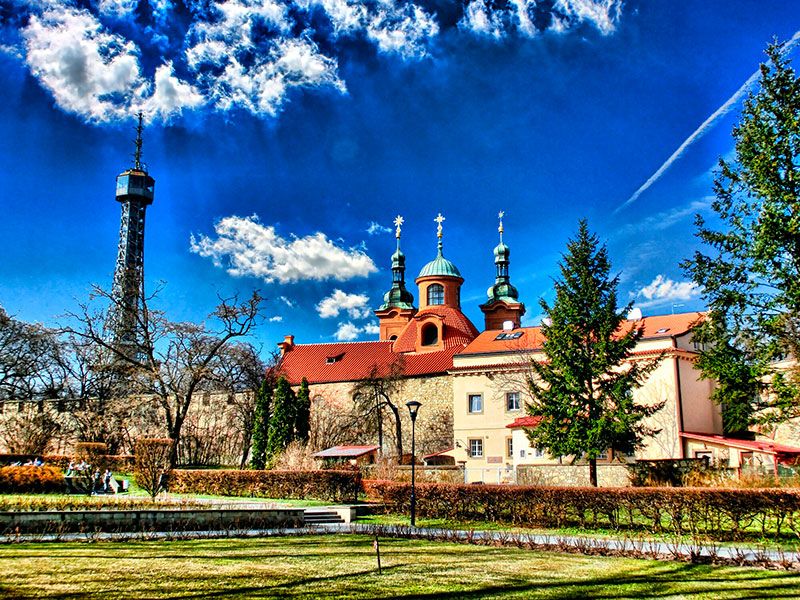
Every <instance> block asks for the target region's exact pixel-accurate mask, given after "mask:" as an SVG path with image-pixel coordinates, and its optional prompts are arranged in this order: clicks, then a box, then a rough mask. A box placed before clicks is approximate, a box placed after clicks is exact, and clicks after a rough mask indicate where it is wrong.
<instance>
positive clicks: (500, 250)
mask: <svg viewBox="0 0 800 600" xmlns="http://www.w3.org/2000/svg"><path fill="white" fill-rule="evenodd" d="M510 254H511V250H510V249H509V248H508V246H506V245H505V244H504V243H503V242H500V243H499V244H497V246H496V247H495V249H494V255H495V258H501V257H502V258H505V259H506V260H508V256H509V255H510Z"/></svg>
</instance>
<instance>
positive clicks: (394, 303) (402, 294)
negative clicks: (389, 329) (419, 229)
mask: <svg viewBox="0 0 800 600" xmlns="http://www.w3.org/2000/svg"><path fill="white" fill-rule="evenodd" d="M403 222H404V220H403V217H401V216H400V215H397V217H396V218H395V220H394V225H395V232H394V236H395V238H396V239H397V249H396V250H395V252H394V254H392V289H390V290H389V291H388V292H386V294H385V295H384V297H383V305H382V306H381V307H380V308H379V309H378V310H379V311H382V310H387V309H389V308H404V309H408V308H414V296H413V295H412V294H411V292H409V291H408V290H407V289H406V275H405V273H406V255H405V254H403V251H402V250H401V249H400V233H401V229H402V226H403Z"/></svg>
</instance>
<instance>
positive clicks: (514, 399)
mask: <svg viewBox="0 0 800 600" xmlns="http://www.w3.org/2000/svg"><path fill="white" fill-rule="evenodd" d="M506 410H507V411H513V410H519V392H508V393H507V394H506Z"/></svg>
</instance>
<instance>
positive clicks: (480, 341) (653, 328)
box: [460, 313, 705, 355]
mask: <svg viewBox="0 0 800 600" xmlns="http://www.w3.org/2000/svg"><path fill="white" fill-rule="evenodd" d="M704 317H705V313H681V314H677V315H658V316H653V317H645V318H643V319H642V320H641V321H625V322H624V324H623V325H622V328H623V330H624V331H627V330H628V329H629V328H630V327H632V326H633V325H643V327H644V329H643V331H642V339H656V338H659V337H669V336H673V335H681V334H683V333H686V332H687V331H689V330H690V329H691V328H692V327H693V326H694V325H695V324H696V323H697V322H698V321H700V320H702V319H703V318H704ZM501 333H521V334H522V335H521V336H520V337H519V338H517V339H513V340H508V339H506V340H498V339H496V338H497V336H498V335H499V334H501ZM543 342H544V336H543V335H542V331H541V328H540V327H520V328H518V329H513V330H511V331H503V330H488V331H484V332H482V333H481V334H480V335H479V336H478V337H476V338H475V339H474V340H472V342H470V344H469V345H468V346H467V347H466V348H465V349H464V351H463V352H461V353H460V354H461V355H465V354H489V353H495V352H514V351H530V350H538V349H540V348H541V347H542V343H543Z"/></svg>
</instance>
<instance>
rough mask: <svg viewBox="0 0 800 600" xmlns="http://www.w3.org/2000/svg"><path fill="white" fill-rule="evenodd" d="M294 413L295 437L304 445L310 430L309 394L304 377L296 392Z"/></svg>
mask: <svg viewBox="0 0 800 600" xmlns="http://www.w3.org/2000/svg"><path fill="white" fill-rule="evenodd" d="M296 411H297V415H296V417H297V418H296V420H295V424H294V431H295V436H296V438H297V439H298V440H300V441H301V442H303V443H306V442H307V441H308V434H309V433H310V430H311V422H310V419H311V392H310V391H309V389H308V380H307V379H306V378H305V377H303V381H301V382H300V389H299V390H298V391H297V408H296Z"/></svg>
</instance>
